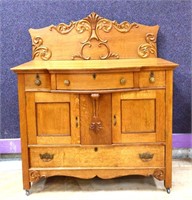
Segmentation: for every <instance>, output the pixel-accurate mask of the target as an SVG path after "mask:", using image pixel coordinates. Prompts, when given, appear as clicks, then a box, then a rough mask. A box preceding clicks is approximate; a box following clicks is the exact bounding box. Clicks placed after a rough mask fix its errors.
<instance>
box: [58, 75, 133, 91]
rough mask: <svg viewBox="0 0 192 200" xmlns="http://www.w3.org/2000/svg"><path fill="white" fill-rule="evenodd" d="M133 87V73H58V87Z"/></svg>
mask: <svg viewBox="0 0 192 200" xmlns="http://www.w3.org/2000/svg"><path fill="white" fill-rule="evenodd" d="M132 87H133V73H116V74H73V75H72V74H61V75H60V74H58V75H57V89H74V90H89V89H90V90H91V89H112V88H132Z"/></svg>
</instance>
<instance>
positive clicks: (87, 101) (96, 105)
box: [80, 94, 112, 145]
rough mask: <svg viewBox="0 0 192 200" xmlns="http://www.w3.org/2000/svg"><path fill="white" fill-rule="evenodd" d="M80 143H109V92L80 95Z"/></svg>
mask: <svg viewBox="0 0 192 200" xmlns="http://www.w3.org/2000/svg"><path fill="white" fill-rule="evenodd" d="M80 119H81V120H80V121H81V144H83V145H98V144H103V145H104V144H111V143H112V142H111V94H100V95H99V94H97V95H96V94H95V95H94V94H93V95H91V94H87V95H80Z"/></svg>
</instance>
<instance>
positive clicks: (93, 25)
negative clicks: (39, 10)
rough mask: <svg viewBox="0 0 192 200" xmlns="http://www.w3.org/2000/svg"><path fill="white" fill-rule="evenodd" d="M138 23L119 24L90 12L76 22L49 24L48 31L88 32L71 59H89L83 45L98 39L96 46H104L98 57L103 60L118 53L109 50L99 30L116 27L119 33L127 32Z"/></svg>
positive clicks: (88, 45) (136, 26) (64, 32)
mask: <svg viewBox="0 0 192 200" xmlns="http://www.w3.org/2000/svg"><path fill="white" fill-rule="evenodd" d="M138 27H139V25H138V24H137V23H131V24H130V23H129V22H127V21H124V22H121V23H120V24H118V23H117V21H111V20H108V19H105V18H103V17H100V16H99V15H98V14H96V13H94V12H93V13H91V14H90V15H88V16H87V17H86V18H84V19H82V20H79V21H76V22H73V21H72V22H70V24H69V25H67V24H65V23H60V24H58V25H57V26H51V27H50V31H52V30H56V31H57V32H58V33H60V34H62V35H64V34H67V33H69V32H70V31H72V30H73V29H74V28H75V30H76V31H77V33H79V34H81V33H84V32H85V31H88V32H89V36H88V38H87V39H86V40H85V41H82V42H81V50H80V52H79V54H76V55H74V56H73V57H72V59H76V58H81V59H84V60H90V59H91V57H90V56H85V55H84V48H85V47H89V48H91V47H92V44H91V40H96V41H98V43H99V44H98V47H99V48H100V47H105V48H106V54H105V55H101V56H100V59H101V60H105V59H108V58H116V59H118V58H119V55H118V54H117V53H113V52H111V50H110V48H109V46H108V44H107V43H108V40H106V39H104V38H101V36H100V35H99V30H102V31H103V32H106V33H109V32H110V31H111V30H112V28H114V29H116V30H117V31H118V32H120V33H127V32H129V31H130V30H131V29H132V28H138Z"/></svg>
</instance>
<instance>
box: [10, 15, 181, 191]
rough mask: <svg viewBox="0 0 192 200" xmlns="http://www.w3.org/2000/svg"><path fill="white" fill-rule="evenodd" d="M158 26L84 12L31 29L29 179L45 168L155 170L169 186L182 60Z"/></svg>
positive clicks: (50, 172)
mask: <svg viewBox="0 0 192 200" xmlns="http://www.w3.org/2000/svg"><path fill="white" fill-rule="evenodd" d="M158 28H159V27H158V26H153V27H149V26H145V25H141V24H137V23H129V22H122V23H120V24H118V23H117V22H116V21H111V20H108V19H105V18H103V17H100V16H99V15H97V14H96V13H91V14H90V15H89V16H87V17H86V18H84V19H83V20H79V21H75V22H71V23H70V24H69V25H67V24H64V23H61V24H59V25H57V26H53V25H52V26H49V27H45V28H43V29H37V30H35V29H30V34H31V36H32V42H33V44H32V54H33V55H32V56H33V60H32V61H30V62H27V63H24V64H22V65H20V66H17V67H14V68H12V69H11V70H13V71H14V72H16V73H17V74H18V92H19V112H20V132H21V141H22V165H23V187H24V189H26V190H29V189H30V183H31V182H36V181H38V180H39V179H40V178H41V177H43V176H45V177H49V176H54V175H63V176H74V177H79V178H93V177H95V176H98V177H100V178H104V179H106V178H114V177H119V176H125V175H133V174H139V175H144V176H149V175H152V176H154V177H155V178H157V179H158V180H164V184H165V187H166V188H167V189H170V188H171V182H172V175H171V172H172V170H171V159H172V154H171V151H172V149H171V148H172V139H171V138H172V136H171V134H172V93H173V70H174V69H175V68H176V67H177V64H176V63H173V62H170V61H167V60H164V59H161V58H157V46H156V36H157V31H158Z"/></svg>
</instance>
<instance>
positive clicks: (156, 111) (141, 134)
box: [112, 90, 165, 143]
mask: <svg viewBox="0 0 192 200" xmlns="http://www.w3.org/2000/svg"><path fill="white" fill-rule="evenodd" d="M164 93H165V91H164V90H157V91H155V90H145V91H139V92H126V93H114V94H113V95H112V117H113V121H114V120H115V121H116V123H113V126H112V133H113V143H121V142H125V143H127V142H141V141H142V142H147V141H150V142H160V141H164V140H165V138H164V127H165V125H164V118H165V103H164Z"/></svg>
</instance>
